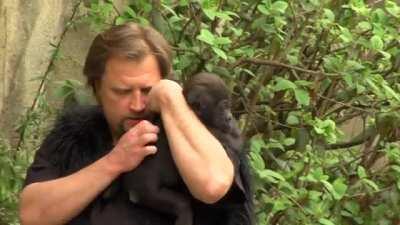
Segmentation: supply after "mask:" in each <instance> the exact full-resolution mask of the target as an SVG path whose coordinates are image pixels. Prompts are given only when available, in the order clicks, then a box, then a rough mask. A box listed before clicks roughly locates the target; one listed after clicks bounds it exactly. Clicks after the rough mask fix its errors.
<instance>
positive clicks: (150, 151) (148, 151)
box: [143, 145, 157, 155]
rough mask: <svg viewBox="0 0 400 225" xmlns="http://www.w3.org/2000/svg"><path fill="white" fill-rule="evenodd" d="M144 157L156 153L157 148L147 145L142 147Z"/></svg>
mask: <svg viewBox="0 0 400 225" xmlns="http://www.w3.org/2000/svg"><path fill="white" fill-rule="evenodd" d="M143 150H144V152H145V155H153V154H155V153H156V152H157V147H156V146H154V145H147V146H144V147H143Z"/></svg>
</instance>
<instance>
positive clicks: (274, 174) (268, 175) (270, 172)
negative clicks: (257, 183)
mask: <svg viewBox="0 0 400 225" xmlns="http://www.w3.org/2000/svg"><path fill="white" fill-rule="evenodd" d="M259 175H260V176H261V178H273V179H276V180H279V181H285V178H284V177H283V176H282V175H281V174H279V173H277V172H275V171H273V170H269V169H265V170H262V171H260V172H259Z"/></svg>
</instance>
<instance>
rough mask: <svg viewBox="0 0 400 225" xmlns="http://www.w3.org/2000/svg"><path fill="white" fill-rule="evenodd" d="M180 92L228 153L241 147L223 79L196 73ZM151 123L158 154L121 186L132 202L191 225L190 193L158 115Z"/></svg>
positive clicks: (126, 176)
mask: <svg viewBox="0 0 400 225" xmlns="http://www.w3.org/2000/svg"><path fill="white" fill-rule="evenodd" d="M183 94H184V96H185V99H186V101H187V103H188V104H189V106H190V107H191V108H192V110H193V111H194V112H195V113H196V115H197V116H198V117H199V119H200V120H201V121H202V122H203V124H204V125H205V126H206V127H207V128H208V129H209V130H210V132H211V133H212V134H213V135H214V136H215V137H216V138H217V139H218V140H219V141H220V142H221V143H222V144H223V145H224V147H225V149H227V152H228V154H229V151H231V150H233V151H240V149H241V145H242V141H241V138H240V131H239V129H238V128H237V126H236V122H235V120H234V118H233V117H232V113H231V111H230V95H229V91H228V89H227V87H226V86H225V84H224V82H223V81H222V80H221V79H220V78H219V77H218V76H216V75H212V74H209V73H199V74H197V75H195V76H194V77H193V78H192V79H191V80H190V81H189V82H187V83H186V84H185V85H184V88H183ZM153 123H155V124H156V125H158V126H159V127H160V133H159V135H158V141H157V143H156V146H157V149H158V151H157V154H154V155H152V156H148V157H146V158H145V159H144V160H143V162H142V163H141V164H140V166H138V167H137V168H136V169H134V170H132V171H130V172H127V173H125V174H123V175H122V188H123V189H124V190H125V191H127V192H129V197H130V200H131V201H132V202H135V203H140V204H143V205H145V206H147V207H149V208H152V209H154V210H156V211H159V212H162V213H167V214H169V215H174V216H176V220H175V225H192V224H193V212H192V207H191V196H190V195H189V194H188V192H187V190H186V188H183V189H182V187H185V186H184V184H183V181H182V179H181V177H180V175H179V174H178V171H177V168H176V166H175V163H174V161H173V159H172V156H171V153H170V149H169V145H168V140H167V137H166V134H165V131H164V129H163V127H162V122H161V119H160V118H159V117H158V118H157V119H156V120H155V121H153ZM229 155H230V156H232V154H229ZM231 159H232V160H234V161H236V160H238V159H235V158H234V157H231ZM234 163H235V162H234ZM236 165H237V164H236Z"/></svg>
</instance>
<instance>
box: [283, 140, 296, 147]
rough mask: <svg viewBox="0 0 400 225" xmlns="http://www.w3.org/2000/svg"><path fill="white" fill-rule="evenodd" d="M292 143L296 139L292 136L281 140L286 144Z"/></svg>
mask: <svg viewBox="0 0 400 225" xmlns="http://www.w3.org/2000/svg"><path fill="white" fill-rule="evenodd" d="M294 143H296V139H294V138H285V139H284V140H283V144H284V145H286V146H291V145H294Z"/></svg>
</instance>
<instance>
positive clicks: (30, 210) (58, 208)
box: [20, 156, 119, 225]
mask: <svg viewBox="0 0 400 225" xmlns="http://www.w3.org/2000/svg"><path fill="white" fill-rule="evenodd" d="M107 160H108V159H107V156H105V157H103V158H101V159H99V160H98V161H96V162H95V163H93V164H91V165H89V166H87V167H85V168H83V169H81V170H80V171H78V172H76V173H74V174H71V175H69V176H66V177H62V178H58V179H55V180H50V181H44V182H37V183H32V184H29V185H28V186H26V187H25V188H24V190H23V191H22V193H21V196H20V198H21V199H20V219H21V224H23V225H36V224H40V225H58V224H64V223H66V222H68V221H69V220H71V219H72V218H73V217H75V216H77V215H78V214H79V213H80V212H81V211H83V209H85V208H86V206H88V205H89V203H90V202H91V201H93V199H94V198H95V197H96V196H97V195H98V194H99V193H100V192H101V191H103V190H104V189H105V188H106V187H107V186H108V185H109V184H110V183H111V182H112V181H113V180H114V179H115V178H116V177H117V176H118V175H119V171H118V170H117V169H116V168H113V167H112V164H111V163H109V162H107Z"/></svg>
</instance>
